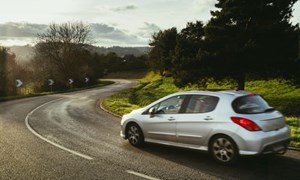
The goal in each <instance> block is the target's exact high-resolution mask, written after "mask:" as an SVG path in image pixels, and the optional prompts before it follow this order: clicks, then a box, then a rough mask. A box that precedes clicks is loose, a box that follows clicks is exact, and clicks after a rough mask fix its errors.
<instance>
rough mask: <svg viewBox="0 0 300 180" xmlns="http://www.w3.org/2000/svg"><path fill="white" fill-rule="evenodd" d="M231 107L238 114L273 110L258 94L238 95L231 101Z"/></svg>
mask: <svg viewBox="0 0 300 180" xmlns="http://www.w3.org/2000/svg"><path fill="white" fill-rule="evenodd" d="M232 108H233V110H234V111H235V112H236V113H240V114H258V113H264V112H270V111H273V110H274V108H272V107H270V106H269V104H268V103H267V102H266V101H265V100H264V99H263V98H262V97H261V96H259V95H254V96H243V97H239V98H237V99H235V100H234V101H233V103H232Z"/></svg>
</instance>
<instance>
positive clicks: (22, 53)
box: [8, 45, 149, 62]
mask: <svg viewBox="0 0 300 180" xmlns="http://www.w3.org/2000/svg"><path fill="white" fill-rule="evenodd" d="M8 48H9V49H10V51H11V52H13V53H15V54H16V59H17V61H19V62H27V61H29V60H30V59H31V58H32V57H33V55H34V47H33V46H29V45H27V46H11V47H8ZM90 51H91V52H92V53H98V54H107V53H109V52H115V53H116V54H117V55H118V56H124V55H126V54H133V55H135V56H141V55H143V54H146V53H147V52H148V51H149V47H119V46H113V47H96V46H90Z"/></svg>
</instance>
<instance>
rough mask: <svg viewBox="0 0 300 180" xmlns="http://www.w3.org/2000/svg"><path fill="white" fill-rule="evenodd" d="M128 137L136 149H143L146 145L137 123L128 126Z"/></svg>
mask: <svg viewBox="0 0 300 180" xmlns="http://www.w3.org/2000/svg"><path fill="white" fill-rule="evenodd" d="M126 136H127V139H128V141H129V143H130V144H131V145H133V146H135V147H141V146H142V145H143V144H144V135H143V132H142V130H141V128H140V127H139V126H138V125H137V124H135V123H130V124H129V125H128V127H127V128H126Z"/></svg>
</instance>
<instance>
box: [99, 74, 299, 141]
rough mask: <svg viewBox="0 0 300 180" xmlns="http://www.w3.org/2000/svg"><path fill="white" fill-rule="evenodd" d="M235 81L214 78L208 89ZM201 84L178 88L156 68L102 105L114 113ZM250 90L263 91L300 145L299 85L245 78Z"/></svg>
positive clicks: (129, 109)
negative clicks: (247, 79) (134, 84)
mask: <svg viewBox="0 0 300 180" xmlns="http://www.w3.org/2000/svg"><path fill="white" fill-rule="evenodd" d="M232 87H235V85H234V84H233V83H232V82H229V81H224V82H222V83H215V82H211V83H209V84H208V85H207V88H206V90H225V89H232ZM203 89H204V88H201V87H199V85H190V86H186V87H184V88H178V87H176V86H175V85H174V84H173V78H171V77H165V78H162V77H161V76H160V75H158V74H155V73H153V72H151V73H148V74H147V76H145V78H143V79H141V80H140V82H139V83H138V84H137V85H136V86H134V87H133V88H131V89H129V90H125V91H123V92H121V93H119V94H116V95H113V96H111V97H109V98H106V99H105V100H104V102H103V103H102V105H103V106H104V108H106V109H108V110H109V111H112V112H113V113H115V114H118V115H123V114H126V113H129V112H130V111H132V110H134V109H138V108H140V107H143V106H146V105H148V104H150V103H151V102H153V101H155V100H157V99H159V98H161V97H163V96H166V95H168V94H171V93H174V92H178V91H185V90H203ZM245 90H247V91H253V92H256V93H259V94H261V95H262V96H263V97H264V98H265V99H266V100H267V101H268V102H269V103H270V105H271V106H273V107H275V108H276V109H278V110H279V111H281V112H282V113H283V114H284V115H285V116H286V120H287V123H288V124H289V126H290V128H291V132H292V138H293V139H292V143H291V145H292V146H295V147H300V110H299V107H300V88H297V87H295V86H294V85H292V84H291V83H290V82H288V81H286V80H280V79H273V80H260V81H248V82H246V88H245Z"/></svg>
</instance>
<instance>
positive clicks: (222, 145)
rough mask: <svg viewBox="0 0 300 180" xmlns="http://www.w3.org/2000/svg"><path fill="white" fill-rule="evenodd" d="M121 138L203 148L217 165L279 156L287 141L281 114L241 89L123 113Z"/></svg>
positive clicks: (170, 99) (172, 98)
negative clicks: (241, 159) (262, 155)
mask: <svg viewBox="0 0 300 180" xmlns="http://www.w3.org/2000/svg"><path fill="white" fill-rule="evenodd" d="M121 136H122V137H123V138H124V139H128V140H129V142H130V143H131V144H132V145H133V146H141V145H142V144H143V143H144V142H151V143H159V144H165V145H172V146H178V147H184V148H190V149H198V150H203V151H207V152H209V153H210V154H211V155H212V156H213V158H214V159H215V160H216V161H218V162H220V163H223V164H231V163H234V162H235V161H236V160H237V159H238V157H239V156H241V155H260V154H269V153H280V154H283V153H285V152H286V149H287V147H288V145H289V143H290V139H291V137H290V129H289V127H288V126H287V124H286V123H285V118H284V116H283V115H282V114H281V113H280V112H278V111H277V110H275V109H274V108H272V107H270V106H269V105H268V103H267V102H266V101H265V100H264V99H263V98H262V97H261V96H260V95H258V94H254V93H249V92H245V91H219V92H210V91H188V92H179V93H175V94H171V95H168V96H166V97H164V98H162V99H159V100H157V101H155V102H153V103H151V104H150V105H148V106H146V107H144V108H141V109H138V110H134V111H132V112H131V113H129V114H126V115H124V116H123V117H122V121H121Z"/></svg>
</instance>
